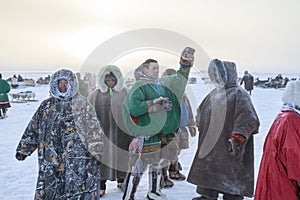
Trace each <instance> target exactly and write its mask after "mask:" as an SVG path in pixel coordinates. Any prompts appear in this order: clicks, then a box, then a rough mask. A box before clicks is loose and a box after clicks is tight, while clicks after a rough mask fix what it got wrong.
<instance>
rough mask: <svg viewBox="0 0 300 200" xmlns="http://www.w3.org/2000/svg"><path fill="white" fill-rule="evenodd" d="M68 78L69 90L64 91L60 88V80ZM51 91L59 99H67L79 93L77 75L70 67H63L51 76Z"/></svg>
mask: <svg viewBox="0 0 300 200" xmlns="http://www.w3.org/2000/svg"><path fill="white" fill-rule="evenodd" d="M62 78H64V79H66V80H67V81H68V89H67V92H65V93H62V92H60V91H59V89H58V80H59V79H62ZM50 93H51V94H52V96H54V97H55V98H57V99H61V100H65V99H69V98H72V97H74V96H75V95H76V94H77V93H78V81H77V78H76V75H75V74H74V73H73V72H72V71H71V70H68V69H61V70H59V71H57V72H55V73H54V74H52V76H51V78H50Z"/></svg>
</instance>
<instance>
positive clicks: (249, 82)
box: [241, 70, 254, 95]
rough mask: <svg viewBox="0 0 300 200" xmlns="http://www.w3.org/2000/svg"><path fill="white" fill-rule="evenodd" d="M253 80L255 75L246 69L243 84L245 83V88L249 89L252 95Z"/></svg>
mask: <svg viewBox="0 0 300 200" xmlns="http://www.w3.org/2000/svg"><path fill="white" fill-rule="evenodd" d="M253 82H254V81H253V76H252V75H251V74H250V73H249V72H248V71H247V70H246V71H245V72H244V76H243V78H242V80H241V85H242V84H243V83H244V87H245V90H247V91H249V94H250V95H251V91H252V90H253Z"/></svg>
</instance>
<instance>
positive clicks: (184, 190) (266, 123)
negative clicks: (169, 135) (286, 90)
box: [0, 74, 299, 200]
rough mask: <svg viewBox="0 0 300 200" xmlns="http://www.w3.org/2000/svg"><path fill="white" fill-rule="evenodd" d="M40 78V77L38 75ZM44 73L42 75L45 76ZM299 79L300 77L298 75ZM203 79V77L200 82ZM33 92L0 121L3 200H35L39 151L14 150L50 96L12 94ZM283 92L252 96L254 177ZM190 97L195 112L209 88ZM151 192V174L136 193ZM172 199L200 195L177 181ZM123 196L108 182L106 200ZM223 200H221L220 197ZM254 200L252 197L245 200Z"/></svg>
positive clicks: (191, 88)
mask: <svg viewBox="0 0 300 200" xmlns="http://www.w3.org/2000/svg"><path fill="white" fill-rule="evenodd" d="M35 75H36V77H37V78H38V77H39V75H37V74H35ZM44 75H45V74H43V75H42V76H43V77H44ZM298 77H299V75H298ZM198 80H200V78H199V79H198ZM28 90H31V91H33V92H35V93H36V99H37V100H38V101H37V102H27V103H11V105H12V107H11V108H10V109H9V111H8V118H6V119H3V120H0V137H1V140H0V199H3V200H6V199H7V200H8V199H10V200H11V199H13V200H27V199H33V197H34V190H35V184H36V178H37V154H36V152H35V153H34V154H33V155H32V156H30V157H28V158H27V159H26V160H25V161H23V162H20V161H17V160H16V159H15V157H14V156H15V149H16V146H17V144H18V142H19V140H20V137H21V135H22V134H23V131H24V129H25V127H26V125H27V124H28V122H29V120H30V119H31V117H32V115H33V113H34V112H35V110H36V109H37V107H38V106H39V104H40V103H41V101H42V100H43V99H45V98H47V97H48V95H49V93H48V91H49V88H48V87H47V86H40V87H27V88H23V89H13V90H12V91H11V92H12V93H15V92H18V91H28ZM282 92H283V89H262V88H255V89H254V91H253V95H252V100H253V103H254V105H255V107H256V110H257V113H258V115H259V118H260V122H261V126H260V132H259V134H257V135H256V136H255V137H254V138H255V175H256V177H257V172H258V168H259V162H260V159H261V155H262V148H263V142H264V138H265V136H266V133H267V131H268V129H269V127H270V125H271V124H272V122H273V120H274V118H275V116H276V114H277V113H278V112H279V110H280V106H281V94H282ZM187 93H188V96H189V97H190V100H191V103H192V105H193V107H194V108H193V109H194V110H195V109H196V108H197V106H198V105H199V103H200V102H201V100H202V98H203V97H204V96H205V95H206V94H207V93H208V87H207V86H206V85H205V84H204V83H202V82H201V81H198V84H193V85H191V84H190V85H188V89H187ZM196 146H197V136H196V137H194V138H190V148H189V149H187V150H184V151H182V152H181V154H180V162H181V163H182V166H183V173H184V174H185V175H187V174H188V171H189V168H190V165H191V162H192V160H193V157H194V154H195V150H196ZM147 191H148V175H147V174H145V175H144V176H143V179H142V181H141V183H140V186H139V188H138V192H137V196H136V197H137V198H136V199H137V200H143V199H146V198H145V197H146V193H147ZM164 192H165V193H166V194H167V196H168V198H169V200H177V199H192V198H193V197H195V196H198V195H197V193H196V192H195V186H194V185H191V184H189V183H188V182H186V181H175V186H174V187H173V188H170V189H165V190H164ZM121 197H122V193H121V191H120V190H119V189H117V187H116V183H115V182H109V183H108V186H107V191H106V195H105V196H104V198H103V199H107V200H108V199H109V200H117V199H118V200H119V199H121ZM220 199H222V198H221V197H220ZM246 199H248V200H249V199H252V198H246Z"/></svg>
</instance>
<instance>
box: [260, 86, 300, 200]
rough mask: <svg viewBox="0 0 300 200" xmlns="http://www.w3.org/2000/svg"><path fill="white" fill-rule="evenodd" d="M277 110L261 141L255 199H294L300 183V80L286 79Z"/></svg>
mask: <svg viewBox="0 0 300 200" xmlns="http://www.w3.org/2000/svg"><path fill="white" fill-rule="evenodd" d="M283 101H284V103H285V105H284V106H283V108H282V110H281V112H280V113H279V114H278V116H277V117H276V119H275V120H274V122H273V124H272V126H271V128H270V130H269V132H268V135H267V137H266V139H265V143H264V151H263V156H262V160H261V163H260V169H259V174H258V179H257V184H256V190H255V197H254V199H255V200H282V199H288V200H298V199H299V197H300V196H299V191H300V186H299V185H298V184H297V181H300V170H299V169H300V107H299V105H300V81H293V82H289V83H288V86H287V88H286V89H285V91H284V93H283Z"/></svg>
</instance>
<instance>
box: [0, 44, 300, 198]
mask: <svg viewBox="0 0 300 200" xmlns="http://www.w3.org/2000/svg"><path fill="white" fill-rule="evenodd" d="M194 53H195V49H193V48H191V47H186V48H184V50H183V51H182V52H181V54H180V58H179V67H178V70H177V71H176V70H174V69H167V70H166V71H164V73H163V74H162V76H161V77H159V69H160V65H159V62H158V61H157V60H154V59H152V58H149V59H147V60H145V61H144V62H143V63H142V64H141V65H140V66H138V67H137V68H136V69H135V72H134V76H135V83H134V84H133V85H132V87H131V88H130V89H129V88H127V87H126V86H125V84H124V78H123V74H122V72H121V69H120V68H119V67H117V66H115V65H108V66H104V67H102V68H101V69H99V72H98V73H97V76H96V77H95V78H93V76H92V75H91V76H90V77H87V78H86V79H85V80H82V79H81V77H80V74H79V73H77V74H75V73H74V72H72V71H71V70H68V69H61V70H58V71H56V72H55V73H53V74H52V75H51V77H50V93H51V96H50V97H49V98H47V99H46V100H44V101H43V102H42V103H41V104H40V106H39V107H38V109H37V110H36V112H35V113H34V115H33V117H32V119H31V120H30V122H29V123H28V125H27V127H26V129H25V131H24V133H23V135H22V137H21V139H20V141H19V144H18V146H17V149H16V155H15V157H16V159H18V160H25V159H26V158H27V157H28V156H30V155H31V154H32V153H33V152H34V151H35V150H37V152H38V169H39V170H38V180H37V186H36V191H35V199H99V198H101V197H103V196H104V195H106V193H105V192H106V190H107V181H108V180H109V181H116V187H118V188H120V190H121V191H122V192H123V196H122V199H123V200H134V199H136V193H137V191H138V187H139V183H140V181H141V177H142V175H143V174H144V172H145V171H146V169H147V168H148V178H149V190H148V192H147V199H149V200H166V199H167V195H166V194H165V193H164V192H163V189H166V188H171V187H173V186H174V182H173V180H179V181H182V180H185V179H186V180H187V182H189V183H191V184H193V185H195V186H196V192H197V193H198V194H199V196H197V197H194V198H193V200H217V199H218V198H219V195H222V196H223V199H226V200H242V199H244V197H253V196H254V199H255V200H277V199H278V200H279V199H295V200H296V199H299V198H300V196H299V191H300V172H299V168H300V166H299V165H300V162H299V160H300V149H299V151H298V148H299V147H300V131H299V130H300V127H299V126H300V81H290V82H289V83H288V84H287V86H286V88H285V91H284V94H283V107H282V110H281V112H280V113H279V115H278V116H277V117H276V119H275V121H274V123H273V125H272V127H271V128H270V131H269V133H268V135H267V138H266V140H265V145H264V150H263V151H264V154H263V157H262V161H261V166H260V170H259V175H258V179H257V185H256V192H255V195H254V183H255V181H254V138H253V137H254V136H255V134H257V133H258V132H259V126H260V121H259V117H258V115H257V113H256V110H255V107H254V106H253V103H252V100H251V97H250V95H251V91H252V90H253V76H252V75H251V74H250V73H249V72H248V71H245V73H244V77H243V78H242V80H241V82H238V75H237V66H236V64H235V63H234V62H230V61H222V60H220V59H213V60H211V62H210V63H209V66H208V75H209V78H210V80H211V82H212V83H213V85H214V86H215V88H214V89H213V90H212V91H211V92H209V94H207V95H206V97H205V98H204V99H203V100H202V102H201V103H200V105H199V106H198V108H197V112H196V115H195V116H194V114H193V111H192V105H191V103H190V101H189V98H188V97H187V95H186V94H185V88H186V85H187V82H188V76H189V73H190V70H191V68H192V67H193V65H194ZM87 81H90V82H91V83H87ZM243 83H244V85H245V89H243V88H242V87H241V85H242V84H243ZM9 90H10V87H9V84H7V82H5V81H4V80H3V79H2V76H1V74H0V106H1V107H0V108H1V110H2V113H1V115H2V116H3V115H5V111H6V109H7V108H8V107H10V105H9V102H8V97H7V93H8V92H9ZM200 92H201V91H200ZM248 92H249V93H248ZM1 115H0V116H1ZM196 135H198V146H197V151H196V153H195V156H194V159H193V162H192V164H191V167H190V170H189V173H188V174H187V176H186V175H184V174H183V173H182V172H181V170H182V167H181V164H180V161H179V158H178V155H179V154H180V151H181V150H182V149H187V148H189V137H190V136H192V137H194V136H196ZM175 184H176V183H175ZM183 192H184V191H183Z"/></svg>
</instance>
